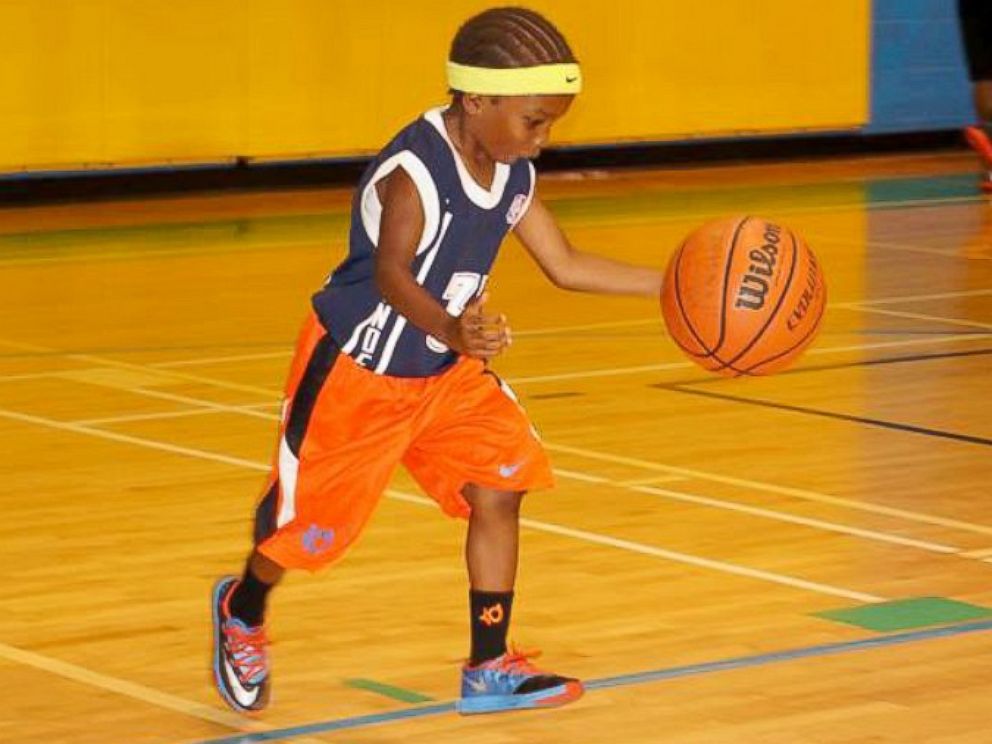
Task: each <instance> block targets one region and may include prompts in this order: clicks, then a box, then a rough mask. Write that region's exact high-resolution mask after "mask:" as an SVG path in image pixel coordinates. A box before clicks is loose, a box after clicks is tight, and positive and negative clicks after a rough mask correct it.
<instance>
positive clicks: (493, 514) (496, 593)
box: [465, 486, 523, 666]
mask: <svg viewBox="0 0 992 744" xmlns="http://www.w3.org/2000/svg"><path fill="white" fill-rule="evenodd" d="M465 497H466V500H467V501H468V503H469V505H470V506H471V507H472V514H471V516H470V517H469V520H468V536H467V538H466V540H465V562H466V563H467V565H468V578H469V586H470V587H471V589H470V592H469V605H470V611H471V613H472V653H471V656H470V658H469V663H470V664H471V665H473V666H474V665H477V664H480V663H482V662H484V661H489V660H490V659H495V658H496V657H497V656H501V655H502V654H504V653H506V633H507V629H508V628H509V625H510V612H511V610H512V608H513V585H514V583H515V581H516V576H517V545H518V541H519V537H518V535H519V528H518V521H519V515H520V502H521V500H522V499H523V494H522V493H513V492H506V491H492V490H488V489H483V488H479V487H477V486H468V487H467V488H466V489H465Z"/></svg>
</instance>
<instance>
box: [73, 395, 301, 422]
mask: <svg viewBox="0 0 992 744" xmlns="http://www.w3.org/2000/svg"><path fill="white" fill-rule="evenodd" d="M104 387H106V386H104ZM121 389H122V390H130V391H131V392H135V388H121ZM191 400H196V399H191ZM203 402H204V403H205V402H206V401H203ZM197 405H199V402H197ZM279 405H282V404H281V402H275V403H252V404H251V405H247V406H223V405H218V404H213V405H211V406H209V407H208V406H205V405H200V406H199V407H198V408H184V409H183V410H181V411H160V412H159V413H136V414H132V415H130V416H105V417H103V418H91V419H75V420H73V421H72V422H71V423H73V424H81V425H82V426H95V425H97V424H126V423H130V422H132V421H158V420H160V419H171V418H185V417H186V416H207V415H212V414H215V413H221V412H224V413H243V414H247V415H249V416H252V415H257V414H255V413H253V412H254V411H257V410H258V409H259V408H273V407H275V406H279ZM259 418H265V419H268V420H276V421H278V420H279V417H278V416H275V415H266V416H260V417H259Z"/></svg>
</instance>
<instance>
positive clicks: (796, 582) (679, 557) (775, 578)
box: [386, 489, 888, 603]
mask: <svg viewBox="0 0 992 744" xmlns="http://www.w3.org/2000/svg"><path fill="white" fill-rule="evenodd" d="M386 494H387V495H388V496H390V497H391V498H394V499H397V500H399V501H406V502H408V503H411V504H419V505H421V506H433V507H437V504H436V503H435V502H434V501H432V500H431V499H427V498H424V497H423V496H414V495H413V494H409V493H404V492H402V491H395V490H392V489H390V490H388V491H386ZM520 525H521V526H522V527H528V528H530V529H532V530H538V531H540V532H549V533H551V534H554V535H562V536H564V537H571V538H574V539H576V540H582V541H584V542H590V543H595V544H597V545H606V546H608V547H611V548H619V549H621V550H627V551H629V552H631V553H640V554H641V555H650V556H654V557H656V558H664V559H666V560H670V561H674V562H676V563H686V564H688V565H690V566H699V567H700V568H709V569H712V570H714V571H720V572H722V573H729V574H735V575H737V576H746V577H747V578H750V579H759V580H761V581H767V582H770V583H773V584H781V585H783V586H789V587H794V588H796V589H807V590H809V591H811V592H817V593H819V594H829V595H832V596H835V597H844V598H846V599H853V600H856V601H858V602H866V603H876V602H887V601H888V600H887V599H885V598H884V597H879V596H876V595H874V594H864V593H862V592H855V591H851V590H849V589H841V588H839V587H836V586H830V585H828V584H820V583H817V582H814V581H806V580H804V579H797V578H794V577H792V576H785V575H783V574H777V573H770V572H768V571H761V570H758V569H754V568H747V567H746V566H740V565H737V564H735V563H724V562H723V561H715V560H711V559H709V558H701V557H699V556H696V555H690V554H688V553H679V552H676V551H673V550H665V549H663V548H656V547H654V546H653V545H645V544H644V543H638V542H632V541H631V540H621V539H619V538H616V537H609V536H607V535H601V534H599V533H598V532H587V531H585V530H577V529H574V528H572V527H565V526H563V525H560V524H554V523H553V522H539V521H537V520H536V519H526V518H523V517H522V518H521V519H520Z"/></svg>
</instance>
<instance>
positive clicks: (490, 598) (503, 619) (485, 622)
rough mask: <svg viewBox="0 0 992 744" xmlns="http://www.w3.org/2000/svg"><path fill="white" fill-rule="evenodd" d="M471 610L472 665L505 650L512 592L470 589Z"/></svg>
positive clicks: (492, 657)
mask: <svg viewBox="0 0 992 744" xmlns="http://www.w3.org/2000/svg"><path fill="white" fill-rule="evenodd" d="M469 607H470V609H471V613H472V658H471V660H470V661H469V663H470V664H472V665H473V666H474V665H476V664H481V663H482V662H483V661H488V660H489V659H495V658H496V657H497V656H499V655H501V654H503V653H505V652H506V632H507V630H508V629H509V627H510V611H511V610H512V609H513V592H479V591H476V590H475V589H472V590H471V591H470V592H469Z"/></svg>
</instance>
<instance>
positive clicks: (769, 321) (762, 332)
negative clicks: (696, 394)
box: [720, 228, 799, 369]
mask: <svg viewBox="0 0 992 744" xmlns="http://www.w3.org/2000/svg"><path fill="white" fill-rule="evenodd" d="M786 229H787V230H788V228H786ZM788 232H789V237H790V238H792V263H791V264H789V277H788V278H787V279H786V280H785V289H783V290H782V292H781V294H779V297H778V302H777V303H776V304H775V309H774V310H772V312H771V315H769V316H768V318H767V320H765V324H764V325H763V326H761V328H760V329H759V330H758V332H757V334H755V336H754V338H752V339H751V341H750V343H748V345H747V346H745V347H744V348H743V349H741V351H740V352H738V354H737V356H735V357H734V358H733V359H731V360H730V362H729V364H728V366H729V365H732V364H733V363H734V362H736V361H737V360H738V359H740V358H741V357H743V356H744V355H745V354H747V353H748V352H749V351H750V350H751V349H753V348H754V345H755V344H756V343H758V341H760V340H761V337H762V336H764V335H765V331H767V330H768V327H769V326H770V325H771V324H772V321H773V320H775V316H776V315H778V311H779V310H780V309H781V308H782V305H783V303H784V302H785V298H786V296H788V294H789V289H790V288H791V287H792V278H793V276H795V273H796V263H797V262H798V261H799V249H798V248H797V247H796V236H795V234H793V232H792V230H788ZM720 369H722V367H721V368H720Z"/></svg>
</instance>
